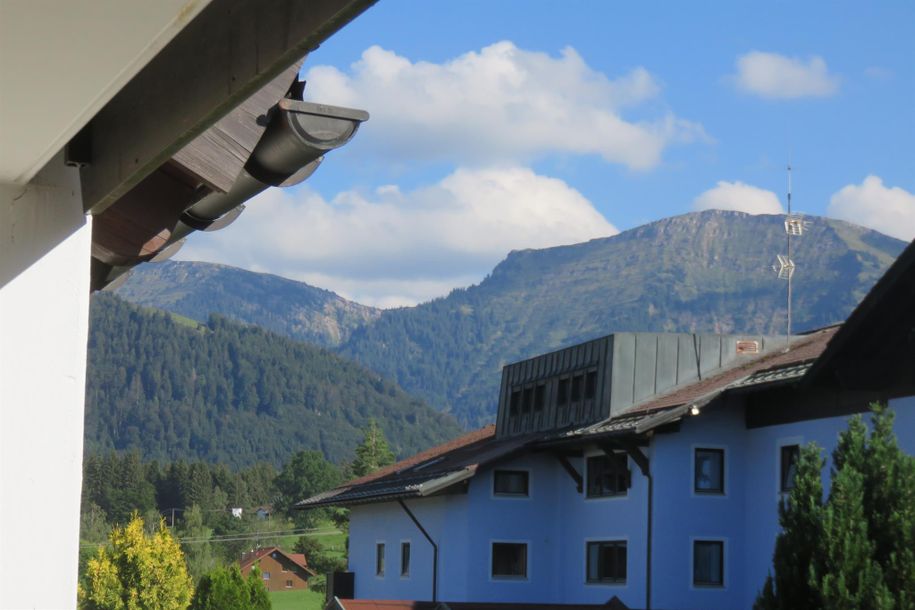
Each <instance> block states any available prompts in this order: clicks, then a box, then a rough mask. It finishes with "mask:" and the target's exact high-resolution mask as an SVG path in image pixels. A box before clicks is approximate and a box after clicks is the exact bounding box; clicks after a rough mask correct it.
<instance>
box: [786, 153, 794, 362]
mask: <svg viewBox="0 0 915 610" xmlns="http://www.w3.org/2000/svg"><path fill="white" fill-rule="evenodd" d="M790 222H791V161H790V160H789V161H788V215H787V216H786V217H785V234H786V236H787V240H788V260H789V261H790V262H791V267H792V269H791V271H792V272H791V273H789V274H788V305H787V307H786V310H787V311H788V332H786V333H785V336H786V339H787V343H788V347H791V280H792V278H793V277H794V261H792V260H791V228H790V226H789V225H790Z"/></svg>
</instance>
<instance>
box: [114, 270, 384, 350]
mask: <svg viewBox="0 0 915 610" xmlns="http://www.w3.org/2000/svg"><path fill="white" fill-rule="evenodd" d="M116 294H117V295H118V296H121V297H123V298H124V299H126V300H128V301H130V302H131V303H136V304H138V305H146V306H149V307H156V308H157V309H165V310H167V311H171V312H174V313H177V314H181V315H182V316H186V317H188V318H191V319H193V320H197V321H198V322H206V321H207V320H208V319H209V317H210V314H211V313H213V312H216V313H220V314H222V315H224V316H226V317H228V318H232V319H234V320H238V321H240V322H247V323H249V324H256V325H258V326H260V327H261V328H265V329H267V330H272V331H274V332H276V333H279V334H281V335H284V336H286V337H291V338H293V339H301V340H302V341H309V342H311V343H315V344H317V345H323V346H325V347H334V346H337V345H339V344H340V343H341V342H342V341H345V340H346V339H348V338H349V336H350V334H351V333H352V331H353V329H355V328H358V327H360V326H362V325H363V324H365V323H367V322H371V321H372V320H374V319H376V318H377V317H378V316H379V315H380V314H381V310H379V309H375V308H373V307H368V306H366V305H360V304H359V303H353V302H352V301H347V300H346V299H344V298H343V297H340V296H338V295H336V294H334V293H333V292H331V291H329V290H323V289H321V288H315V287H314V286H309V285H308V284H304V283H302V282H296V281H293V280H288V279H286V278H282V277H278V276H275V275H270V274H267V273H254V272H251V271H245V270H244V269H238V268H235V267H228V266H226V265H216V264H212V263H193V262H175V261H166V262H163V263H156V264H150V265H140V266H139V267H137V268H136V269H134V270H133V271H132V272H131V276H130V278H128V280H127V281H126V282H125V283H124V285H122V286H121V287H120V288H118V289H117V291H116Z"/></svg>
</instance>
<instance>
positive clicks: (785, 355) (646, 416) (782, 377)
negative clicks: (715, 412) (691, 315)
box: [297, 327, 838, 508]
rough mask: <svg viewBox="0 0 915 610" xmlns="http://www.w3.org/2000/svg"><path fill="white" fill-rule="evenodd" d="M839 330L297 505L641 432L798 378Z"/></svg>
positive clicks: (445, 481) (339, 500)
mask: <svg viewBox="0 0 915 610" xmlns="http://www.w3.org/2000/svg"><path fill="white" fill-rule="evenodd" d="M837 329H838V327H829V328H825V329H821V330H818V331H814V332H812V333H810V334H808V335H803V336H801V337H796V338H795V339H793V341H792V345H791V349H790V350H789V351H777V352H770V353H767V354H764V355H761V356H757V357H755V358H753V359H750V360H744V361H743V362H742V363H741V364H739V365H737V366H733V367H731V368H729V369H727V370H724V371H722V372H719V373H718V374H715V375H712V376H710V377H708V378H706V379H702V380H700V381H697V382H695V383H691V384H689V385H685V386H682V387H679V388H675V389H674V390H672V391H670V392H668V393H667V394H663V395H660V396H656V397H654V398H651V399H648V400H647V401H645V402H642V403H640V404H637V405H635V406H633V407H632V408H630V409H628V410H626V411H623V412H622V413H618V414H616V415H614V416H613V417H611V418H609V419H607V420H604V421H602V422H598V423H596V424H592V425H589V426H586V427H584V428H580V429H577V430H571V431H569V430H566V431H562V432H557V433H554V434H553V435H549V434H544V433H537V434H532V435H527V436H519V437H511V438H501V439H500V438H496V434H495V426H493V425H489V426H486V427H484V428H481V429H479V430H476V431H474V432H470V433H468V434H465V435H464V436H461V437H459V438H456V439H454V440H452V441H450V442H447V443H444V444H442V445H439V446H437V447H433V448H432V449H428V450H426V451H424V452H422V453H419V454H417V455H414V456H413V457H410V458H407V459H405V460H401V461H400V462H397V463H396V464H393V465H391V466H388V467H386V468H382V469H380V470H378V471H376V472H373V473H371V474H369V475H366V476H364V477H360V478H358V479H354V480H352V481H350V482H348V483H346V484H344V485H341V486H340V487H337V488H336V489H332V490H330V491H328V492H325V493H322V494H319V495H317V496H313V497H311V498H308V499H307V500H303V501H302V502H300V503H299V504H298V505H297V506H298V507H299V508H314V507H318V506H328V505H351V504H360V503H367V502H381V501H390V500H394V499H398V498H409V497H425V496H428V495H433V494H435V493H439V492H441V491H442V490H444V489H447V488H450V487H453V486H454V485H456V484H458V483H462V482H464V481H466V480H467V479H469V478H471V477H473V476H474V475H475V474H476V471H477V469H478V468H479V467H480V466H482V465H484V464H488V463H491V462H494V461H496V460H499V459H504V458H506V457H508V456H510V455H513V454H516V453H517V452H518V451H521V450H523V449H524V448H525V446H527V445H529V444H530V443H531V442H532V441H537V442H540V443H546V444H551V443H556V442H559V443H567V442H573V439H576V438H577V439H581V438H584V437H593V436H600V435H607V434H617V435H619V434H624V435H625V434H634V433H638V432H639V431H640V430H641V428H642V427H643V426H644V425H649V424H650V425H655V424H654V423H653V422H654V420H655V419H657V418H656V417H655V415H657V414H659V413H662V412H667V411H668V410H671V412H673V408H674V407H681V408H682V406H683V405H688V404H693V403H697V402H708V401H709V400H711V399H712V398H714V397H716V396H717V395H719V394H720V393H722V392H724V391H726V390H729V389H735V388H737V387H741V388H743V387H749V386H757V385H762V384H771V383H777V382H782V381H793V380H797V379H799V378H800V377H802V376H803V374H804V373H805V372H806V370H807V367H809V365H810V363H811V362H812V361H813V360H815V359H816V358H817V356H819V355H820V354H821V353H822V352H823V350H824V349H826V346H827V345H828V344H829V341H830V339H831V338H832V337H833V335H834V334H835V333H836V331H837ZM674 415H676V414H674ZM649 429H650V428H649Z"/></svg>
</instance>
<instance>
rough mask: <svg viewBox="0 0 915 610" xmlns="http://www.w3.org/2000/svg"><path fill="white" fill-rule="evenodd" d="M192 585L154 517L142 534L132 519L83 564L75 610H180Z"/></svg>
mask: <svg viewBox="0 0 915 610" xmlns="http://www.w3.org/2000/svg"><path fill="white" fill-rule="evenodd" d="M193 590H194V587H193V583H192V582H191V578H190V576H189V575H188V573H187V566H186V565H185V562H184V555H183V553H182V552H181V547H179V546H178V543H177V542H176V541H175V539H174V538H172V536H171V534H170V533H169V531H168V530H167V529H166V527H165V522H164V521H160V522H159V524H158V528H157V529H156V531H154V532H153V533H152V534H147V533H146V531H145V529H144V525H143V519H141V518H140V517H134V518H133V519H132V520H131V521H130V523H128V524H127V525H126V526H124V527H115V528H114V529H113V530H112V531H111V534H110V535H109V548H105V547H99V550H98V552H97V554H96V555H95V557H93V558H91V559H90V560H89V562H88V565H87V569H86V575H85V578H84V582H83V583H82V584H81V586H80V587H79V590H78V593H77V596H78V600H79V607H80V608H81V610H184V609H185V608H187V606H188V604H189V603H190V601H191V595H192V594H193Z"/></svg>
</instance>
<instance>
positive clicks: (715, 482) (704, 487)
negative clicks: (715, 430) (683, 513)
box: [692, 445, 727, 496]
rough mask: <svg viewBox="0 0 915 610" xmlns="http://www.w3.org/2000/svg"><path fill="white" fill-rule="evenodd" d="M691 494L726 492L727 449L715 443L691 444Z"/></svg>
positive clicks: (713, 494)
mask: <svg viewBox="0 0 915 610" xmlns="http://www.w3.org/2000/svg"><path fill="white" fill-rule="evenodd" d="M692 493H693V495H694V496H725V495H726V494H727V449H726V448H725V447H721V446H716V445H693V492H692Z"/></svg>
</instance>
